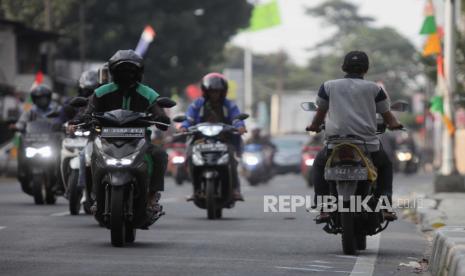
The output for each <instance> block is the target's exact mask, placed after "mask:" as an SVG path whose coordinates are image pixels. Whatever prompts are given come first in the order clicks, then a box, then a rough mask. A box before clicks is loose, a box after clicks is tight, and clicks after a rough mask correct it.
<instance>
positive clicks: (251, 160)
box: [244, 155, 260, 166]
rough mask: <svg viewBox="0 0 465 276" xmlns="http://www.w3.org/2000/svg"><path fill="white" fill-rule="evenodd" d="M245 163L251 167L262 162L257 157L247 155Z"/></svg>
mask: <svg viewBox="0 0 465 276" xmlns="http://www.w3.org/2000/svg"><path fill="white" fill-rule="evenodd" d="M244 162H245V163H246V164H247V165H249V166H255V165H257V164H258V163H259V162H260V160H259V159H258V157H257V156H254V155H246V156H244Z"/></svg>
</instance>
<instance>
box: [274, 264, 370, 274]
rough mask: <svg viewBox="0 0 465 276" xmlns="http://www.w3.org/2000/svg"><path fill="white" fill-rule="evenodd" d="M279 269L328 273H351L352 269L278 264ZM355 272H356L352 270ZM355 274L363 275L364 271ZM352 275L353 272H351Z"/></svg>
mask: <svg viewBox="0 0 465 276" xmlns="http://www.w3.org/2000/svg"><path fill="white" fill-rule="evenodd" d="M276 268H278V269H285V270H297V271H311V272H327V273H345V274H347V273H351V272H350V271H344V270H335V271H332V270H322V269H314V268H305V267H289V266H276ZM352 273H354V272H352ZM355 274H358V275H361V274H362V273H361V272H360V273H359V272H355ZM350 275H352V274H350Z"/></svg>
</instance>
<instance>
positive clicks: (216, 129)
mask: <svg viewBox="0 0 465 276" xmlns="http://www.w3.org/2000/svg"><path fill="white" fill-rule="evenodd" d="M197 129H198V130H199V131H200V132H201V133H202V134H203V135H205V136H216V135H218V134H220V132H221V131H222V130H223V126H220V125H211V126H199V127H198V128H197Z"/></svg>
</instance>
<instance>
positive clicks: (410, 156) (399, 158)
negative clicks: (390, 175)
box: [395, 144, 420, 174]
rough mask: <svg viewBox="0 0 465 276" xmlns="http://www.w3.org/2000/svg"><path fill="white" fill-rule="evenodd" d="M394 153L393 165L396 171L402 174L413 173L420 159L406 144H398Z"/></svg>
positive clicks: (416, 169)
mask: <svg viewBox="0 0 465 276" xmlns="http://www.w3.org/2000/svg"><path fill="white" fill-rule="evenodd" d="M395 153H396V160H395V161H396V162H395V165H396V170H397V171H398V172H402V173H404V174H413V173H416V172H417V171H418V166H419V162H420V160H419V158H418V156H416V155H415V154H414V153H413V151H412V149H411V148H410V147H409V146H408V145H405V144H401V145H399V146H398V148H397V149H396V152H395Z"/></svg>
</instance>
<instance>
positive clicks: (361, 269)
mask: <svg viewBox="0 0 465 276" xmlns="http://www.w3.org/2000/svg"><path fill="white" fill-rule="evenodd" d="M380 240H381V235H380V234H378V235H376V236H369V237H367V250H366V251H365V252H362V254H363V255H362V256H359V257H357V261H356V262H355V265H354V268H353V269H352V273H350V276H354V275H366V276H372V275H373V272H374V271H375V264H376V258H377V257H378V250H379V242H380ZM367 253H368V254H369V255H368V254H367ZM365 254H367V255H365Z"/></svg>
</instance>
